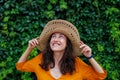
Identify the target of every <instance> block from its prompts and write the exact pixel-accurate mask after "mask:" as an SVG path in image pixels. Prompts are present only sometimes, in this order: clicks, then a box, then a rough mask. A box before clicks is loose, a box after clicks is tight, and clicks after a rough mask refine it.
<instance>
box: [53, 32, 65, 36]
mask: <svg viewBox="0 0 120 80" xmlns="http://www.w3.org/2000/svg"><path fill="white" fill-rule="evenodd" d="M52 35H64V34H63V33H60V32H55V33H53V34H52ZM64 36H65V35H64Z"/></svg>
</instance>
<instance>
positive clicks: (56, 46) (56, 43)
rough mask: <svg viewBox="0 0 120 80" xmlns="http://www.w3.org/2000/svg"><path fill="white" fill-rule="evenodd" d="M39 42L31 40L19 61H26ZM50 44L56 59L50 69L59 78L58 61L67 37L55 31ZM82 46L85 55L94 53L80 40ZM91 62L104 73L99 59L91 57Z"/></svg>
mask: <svg viewBox="0 0 120 80" xmlns="http://www.w3.org/2000/svg"><path fill="white" fill-rule="evenodd" d="M37 44H38V41H37V39H32V40H30V41H29V43H28V47H27V49H26V51H25V52H24V53H23V54H22V56H21V57H20V59H19V60H18V63H20V62H25V61H26V60H27V58H28V56H29V55H30V52H31V51H32V50H33V49H34V48H35V47H36V45H37ZM50 45H51V49H52V50H53V52H54V60H55V67H54V68H52V69H51V70H50V71H51V75H52V76H53V77H54V78H56V79H58V78H60V77H61V75H62V74H61V72H60V69H59V65H58V63H59V61H60V59H61V58H62V56H63V54H64V50H65V49H64V48H65V47H66V37H65V36H63V35H62V34H61V33H55V35H54V36H53V38H51V41H50ZM63 47H64V48H63ZM80 48H81V49H82V51H81V53H82V54H83V55H84V56H85V57H90V56H91V55H92V51H91V48H90V47H89V46H87V45H86V44H84V43H83V42H82V41H81V42H80ZM89 62H90V63H91V65H92V66H93V68H94V69H95V70H96V71H97V72H98V73H104V71H103V69H102V67H101V66H100V65H99V64H98V63H97V61H96V60H95V59H94V58H91V59H89ZM56 74H57V75H56Z"/></svg>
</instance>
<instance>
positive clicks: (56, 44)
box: [52, 43, 60, 46]
mask: <svg viewBox="0 0 120 80" xmlns="http://www.w3.org/2000/svg"><path fill="white" fill-rule="evenodd" d="M52 45H53V46H60V43H53V44H52Z"/></svg>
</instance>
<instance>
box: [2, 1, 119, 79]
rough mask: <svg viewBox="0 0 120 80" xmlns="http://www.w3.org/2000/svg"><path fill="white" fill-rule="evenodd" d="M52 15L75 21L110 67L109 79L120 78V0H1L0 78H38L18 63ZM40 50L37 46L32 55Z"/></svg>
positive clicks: (83, 37)
mask: <svg viewBox="0 0 120 80" xmlns="http://www.w3.org/2000/svg"><path fill="white" fill-rule="evenodd" d="M53 19H65V20H68V21H70V22H71V23H73V24H74V25H75V26H76V27H77V28H78V30H79V33H80V37H81V40H83V41H84V42H85V43H86V44H88V45H89V46H90V47H91V48H92V52H93V54H94V57H95V59H96V60H97V61H98V62H99V63H100V65H101V66H102V67H103V68H104V69H105V70H107V73H108V75H107V78H106V80H119V78H120V65H119V61H120V0H0V80H36V77H35V74H34V73H24V72H20V71H17V70H16V68H15V64H16V62H17V61H18V59H19V57H20V56H21V54H22V53H23V52H24V51H25V49H26V47H27V45H28V41H29V40H30V39H32V38H35V37H37V36H39V35H40V33H41V31H42V30H43V27H44V26H45V24H46V23H47V22H48V21H50V20H53ZM38 52H39V51H38V50H37V48H36V49H34V50H33V52H32V53H31V55H30V57H29V58H32V57H34V56H36V55H37V54H38ZM81 58H83V60H85V59H84V57H82V56H81Z"/></svg>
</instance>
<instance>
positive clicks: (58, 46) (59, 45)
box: [50, 33, 67, 52]
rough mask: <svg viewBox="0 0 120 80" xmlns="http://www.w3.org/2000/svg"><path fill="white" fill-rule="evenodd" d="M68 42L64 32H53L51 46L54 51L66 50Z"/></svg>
mask: <svg viewBox="0 0 120 80" xmlns="http://www.w3.org/2000/svg"><path fill="white" fill-rule="evenodd" d="M66 44H67V37H66V36H65V35H63V34H62V33H54V34H52V37H51V40H50V47H51V49H52V51H53V52H62V51H65V48H66Z"/></svg>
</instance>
